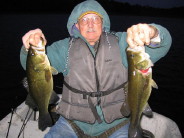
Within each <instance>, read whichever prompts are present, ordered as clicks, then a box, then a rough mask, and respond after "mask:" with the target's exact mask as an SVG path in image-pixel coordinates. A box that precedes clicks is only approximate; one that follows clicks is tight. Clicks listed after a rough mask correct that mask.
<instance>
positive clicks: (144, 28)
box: [127, 24, 158, 48]
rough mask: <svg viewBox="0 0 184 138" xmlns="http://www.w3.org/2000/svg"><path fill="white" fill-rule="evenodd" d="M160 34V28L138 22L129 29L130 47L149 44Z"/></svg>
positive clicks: (128, 39) (128, 40)
mask: <svg viewBox="0 0 184 138" xmlns="http://www.w3.org/2000/svg"><path fill="white" fill-rule="evenodd" d="M157 35H158V30H157V29H156V28H155V27H154V26H151V25H148V24H137V25H133V26H131V27H130V28H128V29H127V43H128V44H129V47H131V48H134V47H136V46H144V45H149V44H150V41H151V39H153V38H155V37H156V36H157Z"/></svg>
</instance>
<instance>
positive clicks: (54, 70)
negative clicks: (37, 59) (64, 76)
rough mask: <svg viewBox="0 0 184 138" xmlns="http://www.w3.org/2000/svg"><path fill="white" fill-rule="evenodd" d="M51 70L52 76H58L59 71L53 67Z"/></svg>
mask: <svg viewBox="0 0 184 138" xmlns="http://www.w3.org/2000/svg"><path fill="white" fill-rule="evenodd" d="M50 68H51V72H52V75H57V74H58V71H57V70H56V69H55V68H54V67H52V66H51V67H50Z"/></svg>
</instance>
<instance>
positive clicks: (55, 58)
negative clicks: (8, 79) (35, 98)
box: [20, 0, 172, 136]
mask: <svg viewBox="0 0 184 138" xmlns="http://www.w3.org/2000/svg"><path fill="white" fill-rule="evenodd" d="M86 11H95V12H98V13H99V14H101V15H102V16H103V30H104V31H106V32H109V31H110V20H109V16H108V14H107V13H106V11H105V10H104V9H103V7H102V6H101V5H100V4H99V3H98V2H97V1H95V0H87V1H84V2H82V3H80V4H78V5H77V6H76V7H75V8H74V10H73V11H72V13H71V15H70V17H69V19H68V23H67V28H68V32H69V34H70V36H72V37H75V38H81V39H82V40H83V41H84V42H86V45H87V46H88V47H89V49H90V51H91V53H93V55H94V56H95V52H94V49H93V47H91V46H90V45H89V44H88V43H87V41H86V40H85V39H84V38H83V37H82V36H81V34H80V33H79V31H78V30H77V28H76V27H75V24H76V23H77V18H78V17H79V16H80V15H81V14H82V13H84V12H86ZM151 25H153V26H154V27H156V28H157V29H158V31H159V36H160V39H161V42H160V43H159V44H158V45H157V46H156V47H152V46H146V52H147V53H148V54H149V55H150V57H151V60H152V62H153V63H155V62H156V61H158V60H159V59H160V58H161V57H163V56H165V55H166V53H167V52H168V50H169V48H170V46H171V42H172V40H171V36H170V34H169V32H168V31H167V29H166V28H164V27H162V26H160V25H156V24H151ZM115 35H116V36H117V37H118V41H119V42H118V44H119V50H120V51H119V52H120V55H121V59H122V64H123V65H124V66H125V67H127V66H128V65H127V58H126V51H125V49H126V48H127V46H128V45H127V42H126V35H127V34H126V32H117V33H116V34H115ZM69 42H70V38H65V39H63V40H59V41H57V42H54V43H53V44H52V45H50V46H47V55H48V58H49V60H50V62H51V65H52V66H53V67H54V68H56V69H57V70H58V72H61V73H63V75H64V76H67V75H68V73H69V71H70V69H69V67H68V61H69V60H68V59H69V57H68V55H69V53H68V51H69ZM26 58H27V52H26V51H25V50H24V48H22V49H21V53H20V60H21V64H22V66H23V68H24V69H25V68H26ZM96 109H97V112H98V114H99V115H100V117H101V119H102V120H103V122H102V123H101V124H99V123H98V122H95V123H94V124H88V123H84V122H81V121H77V120H76V121H75V123H76V124H77V125H78V126H79V127H80V128H81V129H82V130H83V131H84V132H85V133H86V134H89V135H93V136H94V135H98V134H100V133H103V132H104V131H105V130H107V129H108V128H111V127H113V126H115V125H117V124H118V123H120V122H122V121H123V120H124V119H117V120H115V121H113V122H112V123H110V124H108V123H106V122H105V121H104V116H103V112H102V110H101V108H100V107H99V106H96ZM91 128H93V131H91Z"/></svg>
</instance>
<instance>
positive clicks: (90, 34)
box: [76, 14, 102, 45]
mask: <svg viewBox="0 0 184 138" xmlns="http://www.w3.org/2000/svg"><path fill="white" fill-rule="evenodd" d="M76 27H77V28H78V29H79V31H80V33H81V35H82V36H83V37H84V38H85V39H86V40H87V41H88V42H89V44H90V45H94V44H95V42H96V41H98V40H99V38H100V35H101V34H102V19H101V17H100V16H98V15H96V14H87V15H85V16H83V17H82V18H81V19H79V21H78V23H77V24H76Z"/></svg>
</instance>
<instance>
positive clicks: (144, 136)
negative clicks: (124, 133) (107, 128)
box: [128, 126, 155, 138]
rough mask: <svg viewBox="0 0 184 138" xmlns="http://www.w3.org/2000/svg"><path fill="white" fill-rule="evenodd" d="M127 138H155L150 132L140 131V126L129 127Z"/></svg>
mask: <svg viewBox="0 0 184 138" xmlns="http://www.w3.org/2000/svg"><path fill="white" fill-rule="evenodd" d="M128 137H130V138H155V136H154V135H153V133H152V132H150V131H148V130H145V129H142V128H141V127H140V126H137V127H131V126H130V128H129V131H128Z"/></svg>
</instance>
